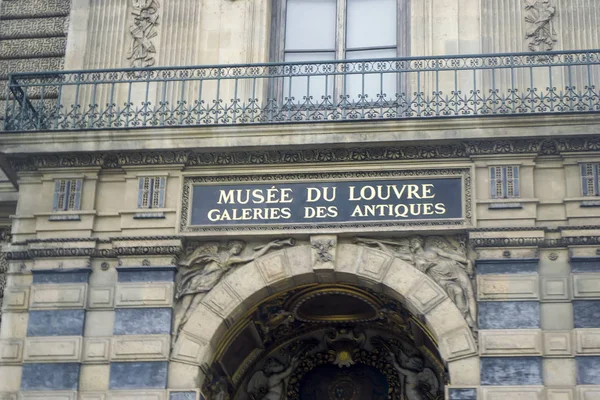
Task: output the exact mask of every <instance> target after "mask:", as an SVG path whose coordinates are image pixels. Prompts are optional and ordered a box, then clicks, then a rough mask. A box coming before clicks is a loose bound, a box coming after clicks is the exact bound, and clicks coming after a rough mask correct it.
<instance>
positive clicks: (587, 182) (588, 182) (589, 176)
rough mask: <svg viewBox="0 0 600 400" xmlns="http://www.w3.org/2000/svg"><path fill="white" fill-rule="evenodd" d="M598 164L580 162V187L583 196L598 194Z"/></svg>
mask: <svg viewBox="0 0 600 400" xmlns="http://www.w3.org/2000/svg"><path fill="white" fill-rule="evenodd" d="M599 166H600V164H592V163H587V164H581V188H582V191H583V195H584V196H600V191H599V188H598V186H599V185H598V175H600V174H599V173H598V169H599V168H598V167H599Z"/></svg>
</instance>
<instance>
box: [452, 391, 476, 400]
mask: <svg viewBox="0 0 600 400" xmlns="http://www.w3.org/2000/svg"><path fill="white" fill-rule="evenodd" d="M448 395H449V399H450V400H477V389H448Z"/></svg>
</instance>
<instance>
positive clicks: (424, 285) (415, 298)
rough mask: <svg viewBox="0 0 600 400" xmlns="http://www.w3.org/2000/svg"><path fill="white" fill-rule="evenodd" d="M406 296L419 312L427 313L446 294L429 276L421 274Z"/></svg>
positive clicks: (444, 297) (443, 298) (445, 297)
mask: <svg viewBox="0 0 600 400" xmlns="http://www.w3.org/2000/svg"><path fill="white" fill-rule="evenodd" d="M406 298H407V300H408V301H410V302H411V303H412V304H413V305H414V306H415V307H416V308H417V310H418V311H419V314H427V313H428V312H429V311H430V310H432V309H433V308H434V307H435V306H437V305H438V304H440V303H441V302H442V301H444V300H445V299H447V298H448V296H447V295H446V292H445V291H444V290H443V289H442V288H441V287H439V285H438V284H437V283H435V282H434V281H433V280H432V279H431V278H429V277H427V276H423V277H421V279H420V280H419V281H418V282H417V283H416V284H415V285H414V286H413V287H412V288H411V289H410V290H409V291H408V293H407V295H406Z"/></svg>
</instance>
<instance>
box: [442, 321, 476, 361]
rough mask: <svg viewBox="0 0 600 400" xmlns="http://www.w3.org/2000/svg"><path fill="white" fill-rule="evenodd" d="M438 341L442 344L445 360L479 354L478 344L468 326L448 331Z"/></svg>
mask: <svg viewBox="0 0 600 400" xmlns="http://www.w3.org/2000/svg"><path fill="white" fill-rule="evenodd" d="M438 341H439V342H440V343H441V344H442V345H441V346H440V351H441V352H442V357H443V358H444V360H445V361H453V360H458V359H460V358H466V357H472V356H475V355H477V345H476V344H475V340H474V339H473V333H472V332H471V330H470V329H469V328H468V327H467V326H464V327H461V328H458V329H455V330H453V331H451V332H448V333H446V334H445V335H443V336H442V337H441V338H439V339H438Z"/></svg>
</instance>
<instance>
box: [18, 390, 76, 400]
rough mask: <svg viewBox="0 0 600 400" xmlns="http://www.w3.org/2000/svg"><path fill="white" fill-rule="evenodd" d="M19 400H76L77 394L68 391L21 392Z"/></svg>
mask: <svg viewBox="0 0 600 400" xmlns="http://www.w3.org/2000/svg"><path fill="white" fill-rule="evenodd" d="M19 399H20V400H76V399H77V392H70V391H62V390H61V391H58V390H57V391H39V392H38V391H35V392H21V393H20V394H19Z"/></svg>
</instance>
